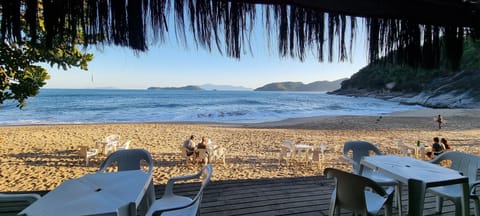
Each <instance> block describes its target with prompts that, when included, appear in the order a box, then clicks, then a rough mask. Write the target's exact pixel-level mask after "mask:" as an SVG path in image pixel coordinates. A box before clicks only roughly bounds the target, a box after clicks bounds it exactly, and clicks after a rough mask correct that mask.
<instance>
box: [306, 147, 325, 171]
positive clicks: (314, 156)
mask: <svg viewBox="0 0 480 216" xmlns="http://www.w3.org/2000/svg"><path fill="white" fill-rule="evenodd" d="M326 150H327V145H325V144H321V145H320V146H318V147H314V148H313V149H311V150H310V151H309V152H308V162H309V163H314V162H317V163H318V167H320V166H321V165H322V163H323V159H324V158H325V151H326Z"/></svg>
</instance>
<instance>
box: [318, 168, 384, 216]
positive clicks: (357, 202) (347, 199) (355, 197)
mask: <svg viewBox="0 0 480 216" xmlns="http://www.w3.org/2000/svg"><path fill="white" fill-rule="evenodd" d="M324 174H325V175H326V176H327V177H328V178H332V177H334V178H335V179H336V183H335V190H334V192H333V193H334V194H332V196H333V197H332V202H334V206H331V208H336V207H340V208H344V209H348V210H350V211H352V212H355V213H357V214H358V213H361V214H363V215H366V214H367V212H368V209H367V200H366V198H365V189H367V188H371V189H372V190H373V191H374V192H375V193H377V194H378V195H380V196H383V197H385V201H387V198H386V195H387V193H386V191H385V190H384V189H383V188H382V187H381V186H379V185H378V184H377V183H375V182H374V181H372V180H371V179H369V178H366V177H363V176H359V175H356V174H353V173H349V172H345V171H341V170H338V169H334V168H326V169H325V170H324Z"/></svg>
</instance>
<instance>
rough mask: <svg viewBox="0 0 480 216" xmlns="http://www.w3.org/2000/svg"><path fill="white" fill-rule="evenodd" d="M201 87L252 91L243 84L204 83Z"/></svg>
mask: <svg viewBox="0 0 480 216" xmlns="http://www.w3.org/2000/svg"><path fill="white" fill-rule="evenodd" d="M199 87H200V88H203V89H205V90H221V91H251V90H253V89H251V88H245V87H243V86H231V85H215V84H204V85H200V86H199Z"/></svg>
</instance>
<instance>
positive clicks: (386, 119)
mask: <svg viewBox="0 0 480 216" xmlns="http://www.w3.org/2000/svg"><path fill="white" fill-rule="evenodd" d="M437 114H441V115H443V116H444V117H445V119H446V124H445V125H444V128H442V129H441V130H438V129H437V125H436V123H435V122H434V120H433V118H434V116H436V115H437ZM110 134H119V135H120V142H125V141H127V140H131V147H132V148H144V149H146V150H148V151H149V152H151V153H152V156H153V159H154V161H155V168H154V183H155V184H164V183H166V181H167V180H168V178H169V177H171V176H176V175H185V174H190V173H194V172H196V171H197V170H198V169H199V167H200V166H199V165H185V164H183V163H182V157H181V156H180V153H179V150H178V146H179V145H181V144H182V142H183V141H184V140H185V139H186V138H187V137H188V136H189V135H191V134H195V135H196V136H197V137H201V136H207V137H208V138H210V139H211V140H212V141H213V142H214V143H215V144H217V145H218V146H221V147H225V148H226V149H227V157H226V164H225V165H224V164H222V163H215V164H214V165H213V166H214V175H213V181H215V180H224V179H253V178H275V177H291V176H312V175H322V174H323V173H322V171H323V169H324V168H325V167H336V168H341V169H345V170H350V166H349V165H348V164H347V163H346V161H344V160H343V159H342V157H341V154H342V153H341V152H342V149H343V143H345V142H346V141H350V140H366V141H370V142H373V143H375V144H376V145H377V146H378V147H379V148H380V149H381V150H382V151H383V152H385V153H386V154H400V153H401V152H400V150H399V149H398V148H397V145H396V143H397V142H398V141H402V142H403V143H405V144H407V145H412V146H413V145H414V144H415V143H416V142H417V140H419V141H421V142H422V143H425V144H430V143H431V140H432V138H433V137H435V136H438V137H445V138H447V139H448V140H450V142H451V144H452V145H453V147H454V149H455V150H458V151H464V152H468V153H471V154H476V155H479V154H480V148H479V147H478V145H479V144H480V136H479V135H480V110H468V109H456V110H448V109H445V110H444V109H438V110H417V111H410V112H402V113H393V114H388V115H382V116H336V117H311V118H298V119H288V120H284V121H279V122H267V123H257V124H212V123H208V124H206V123H128V124H82V125H42V126H2V127H0V144H1V150H0V154H1V156H0V161H1V164H2V166H1V167H0V191H32V190H33V191H35V190H52V189H54V188H55V187H56V186H58V185H59V184H60V183H61V182H63V181H65V180H67V179H70V178H76V177H80V176H82V175H84V174H87V173H93V172H95V171H97V170H98V167H99V165H100V163H101V162H102V161H103V160H104V159H105V156H101V155H98V156H96V157H94V158H93V159H91V161H90V164H89V166H84V162H83V161H82V160H81V159H79V158H78V154H77V151H78V147H79V146H80V145H87V146H90V147H94V146H95V142H96V141H97V140H102V139H103V138H105V137H106V136H108V135H110ZM284 140H291V141H294V142H301V143H306V144H310V145H315V146H319V145H321V144H326V145H327V146H328V150H327V152H326V154H325V158H324V161H323V163H322V164H321V165H320V166H318V165H317V164H314V165H307V166H305V165H303V164H293V165H289V166H286V165H284V164H283V165H281V164H279V162H278V156H279V151H280V148H279V146H280V144H281V143H282V141H284ZM197 141H198V142H199V141H200V140H199V139H198V140H197Z"/></svg>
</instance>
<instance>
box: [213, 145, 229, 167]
mask: <svg viewBox="0 0 480 216" xmlns="http://www.w3.org/2000/svg"><path fill="white" fill-rule="evenodd" d="M226 157H227V149H226V148H224V147H218V148H217V149H215V161H217V160H219V159H220V160H222V163H223V164H224V165H225V158H226Z"/></svg>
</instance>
